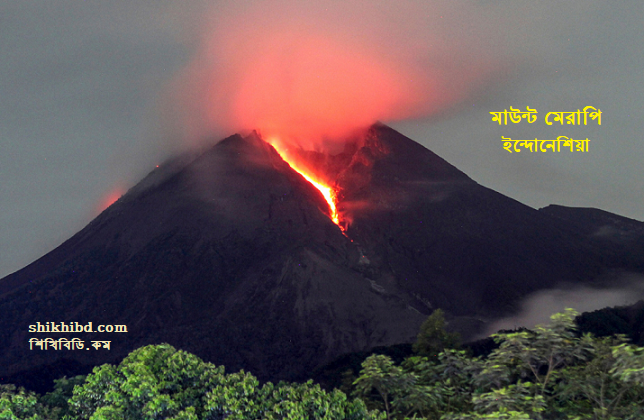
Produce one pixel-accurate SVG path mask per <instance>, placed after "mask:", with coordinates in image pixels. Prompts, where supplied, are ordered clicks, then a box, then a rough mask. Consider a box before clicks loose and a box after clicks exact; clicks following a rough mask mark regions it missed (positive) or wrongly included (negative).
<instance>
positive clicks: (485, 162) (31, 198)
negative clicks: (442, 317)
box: [0, 0, 644, 277]
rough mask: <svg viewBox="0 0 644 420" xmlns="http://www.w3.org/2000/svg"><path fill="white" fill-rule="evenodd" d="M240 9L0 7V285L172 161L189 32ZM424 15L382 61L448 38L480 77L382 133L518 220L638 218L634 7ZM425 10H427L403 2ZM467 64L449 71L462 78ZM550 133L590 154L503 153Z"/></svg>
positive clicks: (188, 5)
mask: <svg viewBox="0 0 644 420" xmlns="http://www.w3.org/2000/svg"><path fill="white" fill-rule="evenodd" d="M251 3H254V2H244V6H243V7H242V6H235V5H234V4H235V3H234V2H217V1H214V0H213V1H210V2H207V1H202V0H199V1H197V0H181V1H180V0H129V1H123V0H110V1H105V0H100V1H98V0H85V1H81V0H56V1H49V2H43V1H40V0H38V1H31V0H20V1H16V0H0V98H1V100H0V209H1V210H2V211H1V212H0V277H1V276H4V275H6V274H9V273H11V272H13V271H15V270H18V269H20V268H22V267H23V266H25V265H26V264H28V263H30V262H31V261H33V260H35V259H36V258H38V257H40V256H42V255H43V254H44V253H46V252H48V251H50V250H51V249H53V248H54V247H56V246H57V245H59V244H60V243H61V242H62V241H64V240H65V239H67V238H69V237H70V236H71V235H73V234H74V233H75V232H76V231H78V230H79V229H80V228H82V227H83V226H84V225H85V224H87V223H88V222H89V221H90V220H91V219H92V218H93V217H95V216H96V215H97V214H98V212H99V211H100V209H101V203H102V202H103V201H104V200H105V199H106V197H108V196H109V195H110V194H111V193H114V192H119V191H120V192H124V191H126V190H127V188H129V187H131V186H132V185H133V184H134V183H135V182H136V181H137V180H138V179H140V178H141V177H142V176H144V175H145V174H146V173H147V172H149V171H150V170H151V169H152V168H153V167H154V165H156V164H157V163H159V162H160V161H161V160H162V159H164V157H166V156H168V154H169V153H170V152H171V151H173V150H177V149H180V148H181V142H180V141H174V139H173V138H172V133H173V131H168V130H167V125H166V124H164V119H165V118H167V117H168V116H167V109H171V108H172V107H171V106H168V101H171V99H169V96H168V95H167V92H168V84H169V83H170V81H171V80H173V78H174V77H176V75H177V73H178V72H180V71H181V69H182V68H183V67H184V66H185V65H186V64H187V63H189V62H190V60H191V56H192V54H191V46H193V45H194V44H193V42H194V39H195V33H196V32H199V31H197V30H196V29H195V27H197V26H199V25H201V24H202V23H203V19H202V16H203V15H204V14H210V15H214V16H217V17H218V19H215V21H216V22H222V19H223V18H225V17H226V16H233V15H234V16H239V13H242V15H243V13H244V12H243V11H240V10H241V9H242V8H246V7H249V6H248V5H249V4H251ZM282 3H283V5H282V6H281V7H282V8H281V9H280V13H283V14H286V15H287V16H288V15H289V14H290V13H291V12H292V13H293V14H294V15H297V14H298V13H300V12H299V11H298V10H296V8H297V7H305V6H307V5H309V6H311V7H317V8H318V9H319V10H320V12H321V13H322V10H323V9H324V11H325V12H328V11H329V10H331V12H332V11H333V10H334V8H337V7H340V6H339V5H340V4H345V6H343V7H346V4H352V3H351V2H335V1H329V2H320V1H318V2H307V1H303V2H299V3H298V4H301V5H305V6H293V4H294V3H293V2H290V3H289V2H282ZM353 3H355V4H356V5H357V4H358V3H357V2H353ZM394 3H397V2H391V1H390V2H385V1H374V2H373V3H372V5H373V6H370V7H374V8H375V9H378V8H380V9H381V10H380V9H379V10H376V11H375V12H374V16H376V15H378V14H380V15H387V14H388V13H390V12H389V10H390V9H391V7H392V4H394ZM409 3H410V4H415V3H414V2H409ZM435 3H436V6H431V7H435V8H434V9H432V8H431V7H430V8H429V9H426V10H427V11H428V13H427V18H428V19H429V18H430V17H431V19H432V20H431V21H429V20H428V21H427V22H426V23H422V21H421V19H420V18H419V16H417V15H412V11H413V7H410V9H409V10H395V11H394V12H391V17H392V21H391V24H390V25H387V26H386V28H384V29H382V31H384V32H383V33H385V34H386V33H387V32H386V31H391V33H392V38H391V39H394V40H395V48H396V49H398V50H400V51H405V49H406V48H408V49H409V52H410V54H409V55H412V54H413V53H414V51H415V49H419V50H421V51H425V50H426V49H429V48H430V47H431V48H433V49H434V48H438V49H440V48H441V45H446V44H450V43H453V42H455V41H454V40H456V41H458V42H457V43H458V44H461V45H467V46H469V47H470V49H471V48H473V47H477V48H479V50H478V51H476V55H477V57H479V56H480V57H487V62H488V64H490V66H489V68H491V69H492V71H488V74H487V75H486V80H485V81H484V83H480V84H477V86H476V88H472V90H471V91H470V93H469V94H468V95H467V96H465V97H464V99H461V100H459V101H458V102H456V103H452V104H450V105H449V106H447V107H445V108H443V109H440V110H439V111H438V112H436V111H433V112H432V115H430V116H427V117H421V118H417V119H414V120H404V121H385V122H388V123H390V124H391V125H392V126H393V127H394V128H396V129H398V130H399V131H401V132H402V133H403V134H405V135H407V136H409V137H411V138H413V139H415V140H417V141H419V142H420V143H422V144H423V145H425V146H427V147H428V148H430V149H431V150H433V151H434V152H436V153H437V154H439V155H440V156H442V157H443V158H445V159H446V160H447V161H449V162H450V163H452V164H454V165H455V166H457V167H458V168H459V169H461V170H462V171H464V172H465V173H467V174H468V175H469V176H470V177H472V178H473V179H474V180H476V181H478V182H479V183H481V184H483V185H485V186H487V187H490V188H492V189H494V190H496V191H499V192H501V193H503V194H506V195H508V196H510V197H512V198H515V199H517V200H519V201H521V202H523V203H525V204H527V205H530V206H532V207H536V208H538V207H543V206H546V205H548V204H551V203H557V204H563V205H568V206H581V207H596V208H601V209H604V210H608V211H611V212H615V213H618V214H621V215H624V216H628V217H632V218H635V219H638V220H644V202H643V200H642V197H644V169H643V168H644V165H642V164H641V159H642V156H643V155H644V153H642V134H641V133H642V131H643V130H642V128H643V126H644V115H642V114H643V112H642V109H644V107H643V106H642V105H643V102H644V66H643V64H644V58H643V57H644V55H643V54H642V45H644V32H643V31H642V30H641V24H642V22H643V21H644V3H642V2H641V1H640V0H630V1H622V2H604V1H599V0H597V1H593V0H583V1H581V0H580V1H569V2H560V1H541V2H533V1H516V0H498V1H491V0H488V1H484V0H481V1H462V2H458V1H456V2H435ZM361 4H362V3H361ZM425 4H433V3H431V2H427V1H425V0H424V1H423V2H418V3H417V5H418V7H421V8H423V7H426V6H425ZM313 5H315V6H313ZM327 6H328V7H327ZM322 8H323V9H322ZM360 10H363V9H360V7H355V8H353V9H352V11H350V12H347V13H346V14H343V15H342V18H338V22H340V23H339V25H349V26H352V28H353V30H357V31H358V32H359V31H360V30H361V29H364V31H368V30H372V29H373V26H370V25H373V22H374V21H375V20H372V21H371V23H370V24H369V25H366V24H365V26H364V27H362V26H361V25H362V24H363V23H362V22H363V21H364V20H368V19H362V17H361V14H360V13H365V14H366V15H370V13H371V12H364V10H363V11H362V12H361V11H360ZM424 10H425V9H424ZM430 12H431V13H430ZM406 13H407V14H409V15H408V16H407V15H406ZM430 15H431V16H430ZM438 19H444V20H443V21H442V22H444V23H441V24H439V23H434V22H440V21H438ZM376 20H377V19H376ZM198 22H199V23H198ZM233 23H234V22H233ZM352 23H353V24H352ZM193 24H194V27H193ZM229 24H230V23H229ZM423 25H427V27H426V28H425V27H424V26H423ZM199 27H200V26H199ZM355 28H357V29H355ZM481 39H483V40H484V41H486V42H481ZM392 45H393V44H392ZM465 50H467V48H465ZM444 53H445V52H444V51H443V53H442V54H444ZM461 53H462V51H461ZM472 63H474V61H468V60H467V57H466V58H465V59H464V60H463V66H464V67H467V66H471V65H473V64H472ZM588 105H592V106H594V107H596V108H599V109H601V110H602V124H601V126H597V124H595V123H589V124H588V125H587V126H575V127H572V126H555V125H553V126H547V125H545V123H543V121H542V118H543V116H545V114H546V113H547V112H549V111H574V110H577V109H578V108H583V107H585V106H588ZM510 106H513V107H515V108H520V109H522V110H523V109H525V107H526V106H529V107H531V108H536V109H537V110H538V111H539V121H537V122H536V123H534V124H516V125H508V126H499V125H498V124H497V123H495V122H492V121H491V115H490V114H489V113H490V112H491V111H502V110H503V109H506V108H507V109H509V107H510ZM160 110H165V111H164V112H161V111H160ZM248 128H253V127H248ZM224 132H225V131H221V133H224ZM221 133H218V134H221ZM226 134H232V133H226ZM560 135H566V136H569V137H573V138H586V137H588V138H589V139H590V140H591V142H590V148H589V152H588V153H585V154H582V153H569V152H568V153H565V152H560V153H529V152H525V153H513V154H510V153H508V152H507V151H505V150H504V149H503V148H502V142H501V136H505V137H511V138H513V139H531V138H535V137H537V138H540V139H551V138H556V137H557V136H560Z"/></svg>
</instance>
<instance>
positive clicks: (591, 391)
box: [0, 310, 644, 420]
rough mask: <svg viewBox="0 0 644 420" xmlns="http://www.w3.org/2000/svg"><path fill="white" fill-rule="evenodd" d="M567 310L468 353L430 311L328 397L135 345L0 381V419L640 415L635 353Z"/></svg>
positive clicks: (643, 353) (639, 367)
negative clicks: (392, 349)
mask: <svg viewBox="0 0 644 420" xmlns="http://www.w3.org/2000/svg"><path fill="white" fill-rule="evenodd" d="M576 315H577V314H576V312H574V311H573V310H567V311H566V312H564V313H560V314H555V315H553V316H552V317H551V322H550V324H549V325H547V326H538V327H536V328H534V329H533V330H531V331H528V330H525V331H519V332H509V333H501V334H495V335H494V336H493V338H494V340H495V341H496V343H497V344H498V347H497V348H496V349H495V350H494V351H492V353H491V354H489V355H488V356H487V357H484V358H482V357H471V356H469V355H468V354H467V352H466V351H463V350H459V349H458V348H454V347H456V346H457V344H458V343H457V339H456V337H455V336H453V335H451V334H449V333H446V332H445V330H444V319H443V315H442V313H440V312H435V313H434V314H433V315H432V316H430V318H429V319H428V321H427V322H426V323H425V324H424V325H423V328H422V329H421V332H420V333H419V337H418V341H417V343H416V345H415V346H414V349H415V351H416V355H414V356H411V357H408V358H406V359H405V360H404V361H403V362H402V363H399V364H397V363H395V362H394V361H393V360H392V359H391V358H390V357H389V356H386V355H372V356H369V357H368V358H367V359H366V360H365V361H364V362H363V363H362V370H361V371H360V373H359V375H358V377H357V378H352V380H351V381H347V380H346V379H348V376H347V378H345V381H344V382H345V384H344V388H345V389H346V390H347V391H348V392H350V394H351V397H347V395H346V394H345V393H344V392H341V391H340V390H337V389H336V390H332V391H325V390H323V389H321V388H320V386H319V385H315V384H313V383H312V381H309V382H306V383H304V384H295V383H283V382H280V383H279V384H277V385H274V384H272V383H266V384H263V385H260V383H259V381H258V380H257V379H256V378H255V377H254V376H253V375H251V374H249V373H246V372H243V371H240V372H237V373H233V374H226V373H225V372H224V368H223V367H221V366H215V365H213V364H211V363H206V362H204V361H202V360H201V359H199V358H198V357H196V356H194V355H192V354H190V353H187V352H184V351H182V350H176V349H174V348H173V347H171V346H170V345H167V344H163V345H156V346H147V347H143V348H140V349H137V350H135V351H133V352H132V353H130V355H128V356H127V357H126V358H125V359H124V360H123V361H122V362H121V363H120V364H119V365H118V366H113V365H108V364H106V365H103V366H99V367H96V368H95V369H94V370H93V372H92V373H91V374H90V375H88V376H87V377H82V376H81V377H75V378H72V379H67V378H62V379H59V380H58V381H56V387H55V389H54V391H53V392H50V393H48V394H46V395H45V396H42V397H41V396H39V395H37V394H34V393H32V392H29V391H26V390H24V389H17V388H16V387H14V386H12V385H2V386H0V420H9V419H11V420H14V419H32V420H38V419H52V420H59V419H64V420H72V419H87V420H90V419H91V420H108V419H114V420H116V419H118V420H123V419H126V420H129V419H132V420H134V419H137V420H138V419H150V420H151V419H168V420H170V419H173V420H201V419H204V420H206V419H208V420H216V419H230V420H241V419H275V420H277V419H294V420H295V419H320V420H322V419H326V420H336V419H337V420H341V419H355V420H358V419H374V420H376V419H378V420H384V419H427V420H434V419H435V420H473V419H508V420H510V419H513V420H514V419H540V420H559V419H570V420H581V419H593V420H617V419H620V420H622V419H632V420H635V419H642V418H644V408H643V406H644V348H640V347H636V346H632V345H629V344H627V343H626V339H625V338H624V336H620V335H618V336H613V337H603V338H596V337H594V336H592V335H590V334H585V335H579V334H578V333H577V331H576V326H575V324H574V319H575V316H576Z"/></svg>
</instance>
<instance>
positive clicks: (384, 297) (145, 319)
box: [0, 124, 632, 380]
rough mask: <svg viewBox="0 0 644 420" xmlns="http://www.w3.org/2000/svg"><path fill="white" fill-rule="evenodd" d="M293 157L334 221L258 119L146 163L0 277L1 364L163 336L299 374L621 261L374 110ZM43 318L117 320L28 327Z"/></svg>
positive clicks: (499, 310) (246, 363) (268, 375)
mask: <svg viewBox="0 0 644 420" xmlns="http://www.w3.org/2000/svg"><path fill="white" fill-rule="evenodd" d="M301 156H302V157H303V158H305V159H306V160H307V161H308V162H310V163H311V164H312V165H314V166H315V167H316V169H317V170H318V171H319V172H320V173H322V174H323V175H324V178H325V179H327V180H328V181H329V183H331V184H333V185H334V186H335V188H336V190H337V191H338V196H339V203H338V208H339V210H340V212H341V215H342V218H343V220H344V223H345V226H346V234H343V232H342V231H341V230H340V229H339V228H338V226H336V225H335V224H334V223H333V222H332V221H331V220H330V219H329V216H328V214H329V210H328V205H327V203H326V202H325V201H324V198H323V197H322V195H321V194H320V193H319V192H318V190H316V189H315V188H314V187H313V186H312V185H311V184H309V183H308V182H307V181H306V180H305V179H304V178H302V176H300V175H299V174H298V173H296V172H294V171H293V170H292V169H291V168H290V166H289V165H288V164H286V163H285V162H284V161H283V160H282V159H281V158H280V156H279V155H278V154H277V152H276V151H275V150H274V149H273V148H272V147H271V146H270V145H268V144H267V143H265V142H264V141H263V140H262V139H261V137H260V136H259V135H258V134H256V133H253V134H251V135H249V136H247V137H245V138H243V137H241V136H239V135H235V136H231V137H229V138H227V139H224V140H222V141H221V142H219V143H218V144H216V145H215V146H214V147H212V148H210V149H208V150H207V151H206V152H204V153H203V154H201V155H198V156H196V157H194V158H191V159H186V160H183V161H175V162H169V163H166V164H164V165H161V167H160V168H158V169H157V170H155V171H153V172H152V173H151V174H150V175H149V176H148V177H146V178H145V179H144V180H142V181H141V182H140V183H139V184H137V185H136V186H135V187H134V188H132V189H131V190H130V191H129V192H128V193H127V194H126V195H125V196H123V197H122V198H121V199H120V200H119V201H117V202H116V203H115V204H114V205H112V206H111V207H109V208H108V209H107V210H105V211H104V212H103V213H102V214H101V215H99V216H98V217H97V218H96V219H95V220H94V221H92V222H91V223H90V224H89V225H88V226H87V227H85V228H84V229H83V230H81V231H80V232H79V233H78V234H76V235H74V236H73V237H72V238H71V239H69V240H68V241H67V242H65V243H64V244H62V245H61V246H60V247H59V248H57V249H55V250H54V251H52V252H51V253H49V254H47V255H45V256H44V257H42V258H41V259H40V260H38V261H36V262H34V263H33V264H31V265H29V266H28V267H25V268H24V269H23V270H20V271H18V272H16V273H14V274H12V275H10V276H8V277H6V278H4V279H2V280H0V318H1V319H0V321H1V323H2V325H3V328H2V329H1V330H0V342H1V343H3V345H2V347H1V348H0V377H6V376H11V377H16V375H21V374H22V372H27V371H33V370H34V369H39V368H41V367H43V366H47V365H51V364H56V363H57V364H64V363H68V364H69V365H70V366H71V365H74V366H79V365H84V366H88V365H92V364H99V363H105V362H114V361H117V360H119V359H120V358H122V357H123V356H124V355H126V354H127V353H129V352H130V351H132V350H133V349H135V348H137V347H140V346H142V345H145V344H151V343H160V342H168V343H170V344H172V345H173V346H176V347H180V348H183V349H185V350H187V351H190V352H192V353H195V354H197V355H198V356H200V357H202V358H204V359H206V360H209V361H212V362H214V363H216V364H224V365H225V366H226V367H227V368H228V369H229V370H238V369H241V368H244V369H246V370H250V371H252V372H253V373H254V374H255V375H257V376H259V377H260V378H261V379H264V380H266V379H270V380H279V379H286V380H297V379H304V378H306V377H308V374H309V373H310V372H311V371H312V370H313V369H315V368H316V367H319V366H322V365H324V364H325V363H328V362H330V361H332V360H334V359H335V358H337V357H338V356H340V355H342V354H345V353H349V352H356V351H367V350H369V349H371V348H373V347H375V346H383V345H392V344H396V343H404V342H410V341H412V340H413V339H414V338H415V335H416V333H417V331H418V327H419V326H420V324H421V323H422V321H423V320H424V318H425V317H426V316H427V314H429V313H430V312H431V311H432V310H433V309H434V308H437V307H441V308H444V309H446V310H447V311H448V316H449V319H450V326H451V328H453V329H456V330H459V331H461V332H462V333H463V334H464V335H465V336H466V337H467V336H468V335H472V334H474V333H475V332H476V331H477V329H478V328H480V327H481V325H482V324H483V323H484V322H485V321H486V320H488V319H491V318H493V317H495V316H499V315H502V314H507V313H509V312H511V311H512V310H514V309H516V302H517V301H518V299H519V298H521V297H523V296H525V295H527V294H529V293H531V292H534V291H535V290H538V289H542V288H547V287H552V286H554V285H556V284H558V283H561V282H566V283H585V284H602V282H605V279H604V277H603V276H604V275H605V274H606V273H610V272H613V271H615V270H619V269H621V267H622V266H621V265H620V264H622V263H623V259H622V258H621V257H620V256H621V255H622V254H621V253H622V251H623V250H622V249H621V248H620V249H618V248H614V247H612V245H610V244H606V243H597V242H589V241H588V240H587V238H586V236H585V235H584V234H583V232H580V231H579V229H576V228H573V227H571V225H570V224H569V223H568V222H567V221H566V220H563V219H562V218H560V217H554V216H551V215H549V214H546V213H544V212H540V211H537V210H534V209H532V208H529V207H527V206H524V205H522V204H521V203H518V202H516V201H514V200H512V199H509V198H507V197H504V196H503V195H501V194H498V193H496V192H494V191H492V190H490V189H488V188H485V187H483V186H480V185H479V184H477V183H476V182H474V181H473V180H471V179H470V178H469V177H468V176H467V175H465V174H464V173H463V172H461V171H460V170H458V169H457V168H455V167H454V166H452V165H450V164H449V163H447V162H445V161H444V160H443V159H441V158H440V157H439V156H437V155H435V154H434V153H432V152H431V151H429V150H427V149H425V148H424V147H422V146H421V145H419V144H418V143H415V142H414V141H412V140H410V139H408V138H406V137H404V136H402V135H401V134H399V133H397V132H395V131H394V130H392V129H390V128H389V127H386V126H384V125H382V124H376V125H374V126H372V127H371V128H370V129H368V130H366V131H365V132H364V133H362V134H360V135H356V136H355V138H351V139H348V140H347V142H346V145H345V147H344V151H343V152H341V153H339V154H336V155H329V154H322V153H318V152H301ZM629 268H632V266H630V267H629ZM47 321H51V322H55V323H60V322H66V323H69V322H79V323H81V324H87V323H88V322H92V324H93V326H94V328H96V327H97V326H98V325H99V324H112V325H127V329H128V332H127V333H98V332H95V333H85V332H83V333H74V334H64V333H30V332H28V326H29V325H32V324H36V322H41V323H45V322H47ZM32 337H41V338H47V337H52V338H56V339H57V338H59V337H68V338H71V337H78V338H81V339H82V340H84V341H85V343H86V348H88V349H89V350H85V349H83V350H75V351H71V350H66V349H62V350H52V349H50V350H40V349H38V348H34V349H33V350H29V339H30V338H32ZM93 340H110V341H111V347H110V350H107V349H99V350H95V349H94V348H92V347H90V344H91V341H93ZM58 376H60V375H58Z"/></svg>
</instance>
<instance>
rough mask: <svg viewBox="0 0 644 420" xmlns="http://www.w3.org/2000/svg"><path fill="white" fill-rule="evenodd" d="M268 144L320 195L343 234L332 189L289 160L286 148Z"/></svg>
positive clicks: (273, 141)
mask: <svg viewBox="0 0 644 420" xmlns="http://www.w3.org/2000/svg"><path fill="white" fill-rule="evenodd" d="M269 143H270V144H271V145H272V146H273V147H274V148H275V150H276V151H277V153H278V154H279V155H280V156H281V157H282V159H283V160H284V162H286V163H288V164H289V166H290V167H291V169H293V170H294V171H295V172H297V173H298V174H300V175H302V176H303V177H304V179H306V180H307V181H309V182H310V183H311V185H313V186H314V187H315V188H317V189H318V190H319V191H320V192H321V193H322V196H323V197H324V199H325V200H326V202H327V203H328V204H329V212H330V214H331V220H332V221H333V223H335V224H336V225H338V227H339V228H340V230H342V232H343V233H344V228H343V227H342V226H341V225H340V217H339V215H338V209H337V207H336V204H335V201H336V194H335V191H334V190H333V188H331V187H329V186H328V185H325V184H324V183H322V182H320V181H317V180H315V179H314V178H315V175H314V174H313V173H312V171H309V170H307V169H306V168H303V167H302V166H300V165H298V164H296V163H295V161H294V159H291V158H290V157H289V155H288V152H287V151H286V148H284V147H282V145H281V143H280V142H279V141H275V140H270V141H269Z"/></svg>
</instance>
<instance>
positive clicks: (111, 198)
mask: <svg viewBox="0 0 644 420" xmlns="http://www.w3.org/2000/svg"><path fill="white" fill-rule="evenodd" d="M124 193H125V191H124V190H123V188H121V187H116V188H114V189H112V191H110V192H109V193H107V195H105V196H104V197H103V198H102V199H101V201H100V203H99V204H98V208H97V210H98V213H100V212H102V211H103V210H105V209H106V208H108V207H109V206H111V205H112V204H114V203H115V202H116V201H117V200H118V199H119V198H121V196H122V195H123V194H124Z"/></svg>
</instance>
